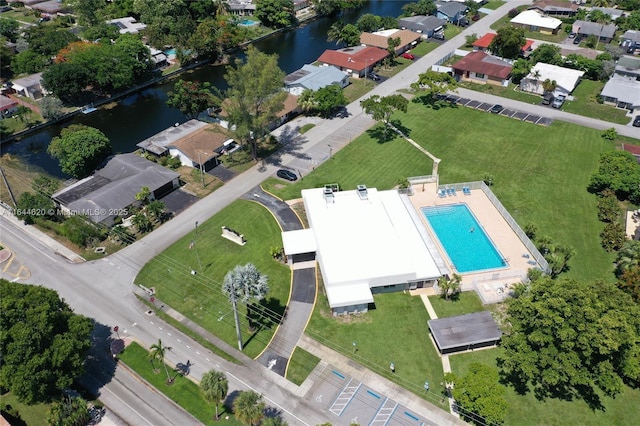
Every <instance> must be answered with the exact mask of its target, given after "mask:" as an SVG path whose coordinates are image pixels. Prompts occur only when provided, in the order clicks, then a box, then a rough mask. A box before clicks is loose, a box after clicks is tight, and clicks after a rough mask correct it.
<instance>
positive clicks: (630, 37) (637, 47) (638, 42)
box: [620, 30, 640, 55]
mask: <svg viewBox="0 0 640 426" xmlns="http://www.w3.org/2000/svg"><path fill="white" fill-rule="evenodd" d="M620 46H621V47H622V48H623V49H626V50H627V53H630V54H632V55H633V54H634V53H640V31H634V30H628V31H626V32H625V33H624V34H623V35H622V37H621V42H620Z"/></svg>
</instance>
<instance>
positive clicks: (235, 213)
mask: <svg viewBox="0 0 640 426" xmlns="http://www.w3.org/2000/svg"><path fill="white" fill-rule="evenodd" d="M221 226H227V227H230V228H232V229H234V230H236V231H238V232H240V233H242V234H244V236H245V238H246V240H247V244H246V245H244V246H240V245H238V244H236V243H233V242H231V241H229V240H227V239H225V238H222V237H221V236H220V233H221V231H220V227H221ZM280 232H281V230H280V227H279V226H278V224H277V222H276V221H275V219H274V218H273V216H272V215H271V213H270V212H269V211H268V210H266V209H265V208H264V207H262V206H261V205H259V204H257V203H254V202H251V201H244V200H238V201H235V202H234V203H232V204H231V205H229V206H228V207H226V208H225V209H224V210H222V211H221V212H220V213H218V214H217V215H215V216H214V217H212V218H211V219H209V220H208V221H206V222H204V223H201V224H199V226H198V235H197V237H196V236H195V235H194V232H191V233H189V234H188V235H185V236H184V237H182V238H181V239H179V240H178V241H177V242H176V243H174V244H173V245H172V246H171V247H169V248H168V249H167V250H165V251H164V252H162V253H161V254H160V255H158V256H156V257H155V258H154V259H153V260H151V261H150V262H149V263H147V264H146V265H145V266H144V268H142V270H141V271H140V273H139V274H138V276H137V277H136V281H135V282H136V283H137V284H143V285H144V286H145V287H155V289H156V292H157V297H158V299H160V300H162V302H164V303H166V304H167V305H169V306H171V307H172V308H174V309H176V310H177V311H178V312H180V313H182V314H183V315H185V316H186V317H188V318H190V319H192V320H193V321H195V322H196V323H198V324H200V325H201V326H203V327H204V328H206V329H207V330H208V331H210V332H211V333H213V334H215V335H216V336H218V337H220V338H221V339H223V340H224V341H226V342H227V343H229V344H230V345H232V346H233V347H236V346H237V343H236V332H235V327H234V321H233V315H232V314H231V304H230V302H229V300H228V299H227V296H225V295H223V294H222V292H221V287H222V282H223V280H224V276H225V275H226V274H227V272H229V271H230V270H231V269H233V268H234V267H235V266H236V265H244V264H246V263H249V262H251V263H253V264H254V265H256V267H257V268H258V270H259V271H260V272H262V273H263V274H266V275H268V276H269V288H270V291H269V294H268V295H267V300H266V301H265V304H266V306H267V308H268V309H269V310H270V311H272V312H274V314H272V315H270V317H271V318H274V319H275V320H276V321H277V320H279V317H280V315H282V313H283V312H284V308H285V305H286V303H287V300H288V298H289V289H290V282H291V275H290V271H289V268H288V267H287V266H285V265H283V264H280V263H278V262H276V261H274V260H273V259H272V258H271V254H270V249H271V247H276V246H282V237H281V236H280ZM192 241H195V247H194V248H193V249H189V246H190V243H191V242H192ZM198 258H199V261H198ZM199 265H202V268H200V266H199ZM192 269H193V270H196V271H197V275H192V274H191V273H190V271H191V270H192ZM239 311H240V313H241V329H242V333H243V341H244V344H245V349H244V352H245V353H246V354H247V355H248V356H250V357H255V356H257V355H258V354H259V353H260V352H261V351H262V350H263V349H264V348H265V347H266V345H267V344H268V343H269V340H270V339H271V337H272V335H273V332H274V330H275V326H274V325H273V324H270V325H268V326H266V325H265V327H266V328H262V329H259V330H257V331H256V332H255V333H253V334H252V333H249V332H248V323H247V321H246V315H245V314H246V309H245V307H244V306H242V305H239Z"/></svg>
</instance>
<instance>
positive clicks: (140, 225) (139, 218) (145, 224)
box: [131, 213, 153, 234]
mask: <svg viewBox="0 0 640 426" xmlns="http://www.w3.org/2000/svg"><path fill="white" fill-rule="evenodd" d="M131 223H133V225H134V226H135V227H136V228H137V229H138V231H140V232H142V233H143V234H144V233H145V232H149V231H151V230H152V229H153V225H152V224H151V221H150V220H149V218H148V217H147V215H146V214H144V213H138V214H137V215H135V216H133V218H131Z"/></svg>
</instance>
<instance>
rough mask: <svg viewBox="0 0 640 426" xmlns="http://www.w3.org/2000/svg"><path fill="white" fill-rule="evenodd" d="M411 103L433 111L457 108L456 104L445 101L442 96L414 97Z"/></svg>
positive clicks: (426, 95)
mask: <svg viewBox="0 0 640 426" xmlns="http://www.w3.org/2000/svg"><path fill="white" fill-rule="evenodd" d="M411 102H413V103H416V104H422V105H424V106H425V107H427V108H431V109H432V110H434V111H438V110H441V109H445V108H458V104H457V103H455V102H454V101H449V100H445V99H444V98H443V97H442V96H431V95H429V94H424V95H418V96H415V97H414V98H413V99H412V100H411Z"/></svg>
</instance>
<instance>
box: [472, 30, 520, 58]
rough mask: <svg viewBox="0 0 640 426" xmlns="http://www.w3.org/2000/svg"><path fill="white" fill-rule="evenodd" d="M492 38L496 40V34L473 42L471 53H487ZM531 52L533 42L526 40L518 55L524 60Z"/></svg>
mask: <svg viewBox="0 0 640 426" xmlns="http://www.w3.org/2000/svg"><path fill="white" fill-rule="evenodd" d="M494 38H496V33H486V34H485V35H483V36H482V37H480V38H479V39H477V40H476V41H475V42H473V51H474V52H478V51H480V52H488V51H489V45H490V44H491V42H492V41H493V39H494ZM532 50H533V40H529V39H526V41H525V42H524V46H522V48H521V49H520V55H521V56H522V57H525V58H526V57H527V56H529V54H530V53H531V51H532Z"/></svg>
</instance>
